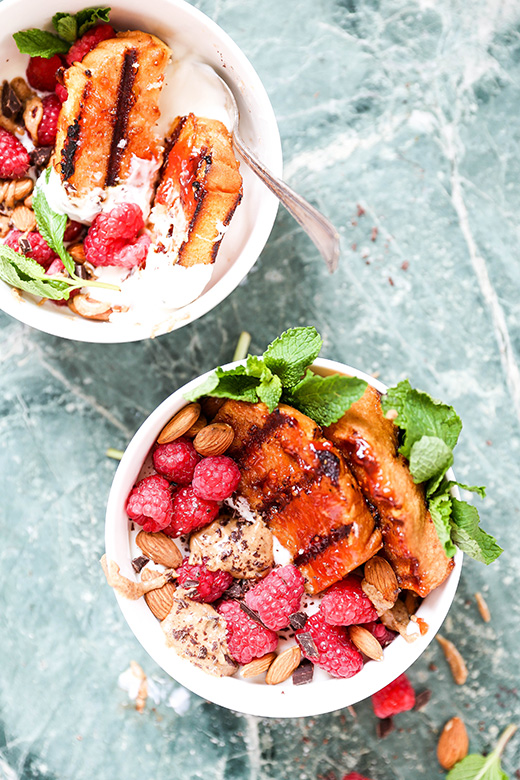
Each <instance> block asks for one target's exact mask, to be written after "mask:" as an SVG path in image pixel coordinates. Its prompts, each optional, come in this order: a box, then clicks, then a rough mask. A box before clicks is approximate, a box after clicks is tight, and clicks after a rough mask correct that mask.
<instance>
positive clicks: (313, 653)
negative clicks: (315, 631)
mask: <svg viewBox="0 0 520 780" xmlns="http://www.w3.org/2000/svg"><path fill="white" fill-rule="evenodd" d="M296 641H297V642H298V644H299V645H300V647H301V649H302V652H303V654H304V656H306V657H307V658H319V655H320V654H319V653H318V648H317V647H316V644H315V642H314V639H313V638H312V634H311V632H310V631H303V632H302V633H301V634H297V635H296Z"/></svg>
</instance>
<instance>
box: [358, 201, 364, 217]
mask: <svg viewBox="0 0 520 780" xmlns="http://www.w3.org/2000/svg"><path fill="white" fill-rule="evenodd" d="M357 215H358V217H363V216H364V215H365V209H364V208H363V206H360V205H359V203H358V204H357Z"/></svg>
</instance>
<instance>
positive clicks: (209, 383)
mask: <svg viewBox="0 0 520 780" xmlns="http://www.w3.org/2000/svg"><path fill="white" fill-rule="evenodd" d="M218 381H219V380H218V376H217V375H216V373H215V372H213V373H212V374H210V375H209V376H208V377H207V379H205V380H204V382H202V384H200V385H198V386H197V387H195V388H194V389H193V390H191V391H190V392H188V393H184V398H185V399H186V401H197V400H198V399H199V398H202V396H203V395H211V392H212V390H214V389H215V388H216V387H217V386H218Z"/></svg>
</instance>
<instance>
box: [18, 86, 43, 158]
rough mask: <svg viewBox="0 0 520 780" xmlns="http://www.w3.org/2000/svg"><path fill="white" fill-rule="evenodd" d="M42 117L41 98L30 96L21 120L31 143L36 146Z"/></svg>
mask: <svg viewBox="0 0 520 780" xmlns="http://www.w3.org/2000/svg"><path fill="white" fill-rule="evenodd" d="M42 117H43V104H42V101H41V98H39V97H36V96H35V97H32V98H30V99H29V100H28V101H27V103H26V104H25V110H24V112H23V121H24V124H25V127H26V128H27V130H28V131H29V135H30V136H31V139H32V142H33V144H36V146H38V128H39V126H40V122H41V121H42Z"/></svg>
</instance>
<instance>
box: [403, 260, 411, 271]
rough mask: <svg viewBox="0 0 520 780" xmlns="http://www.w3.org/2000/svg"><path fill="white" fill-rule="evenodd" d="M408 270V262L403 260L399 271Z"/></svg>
mask: <svg viewBox="0 0 520 780" xmlns="http://www.w3.org/2000/svg"><path fill="white" fill-rule="evenodd" d="M409 268H410V263H409V262H408V260H404V261H403V262H402V263H401V270H402V271H408V269H409Z"/></svg>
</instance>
